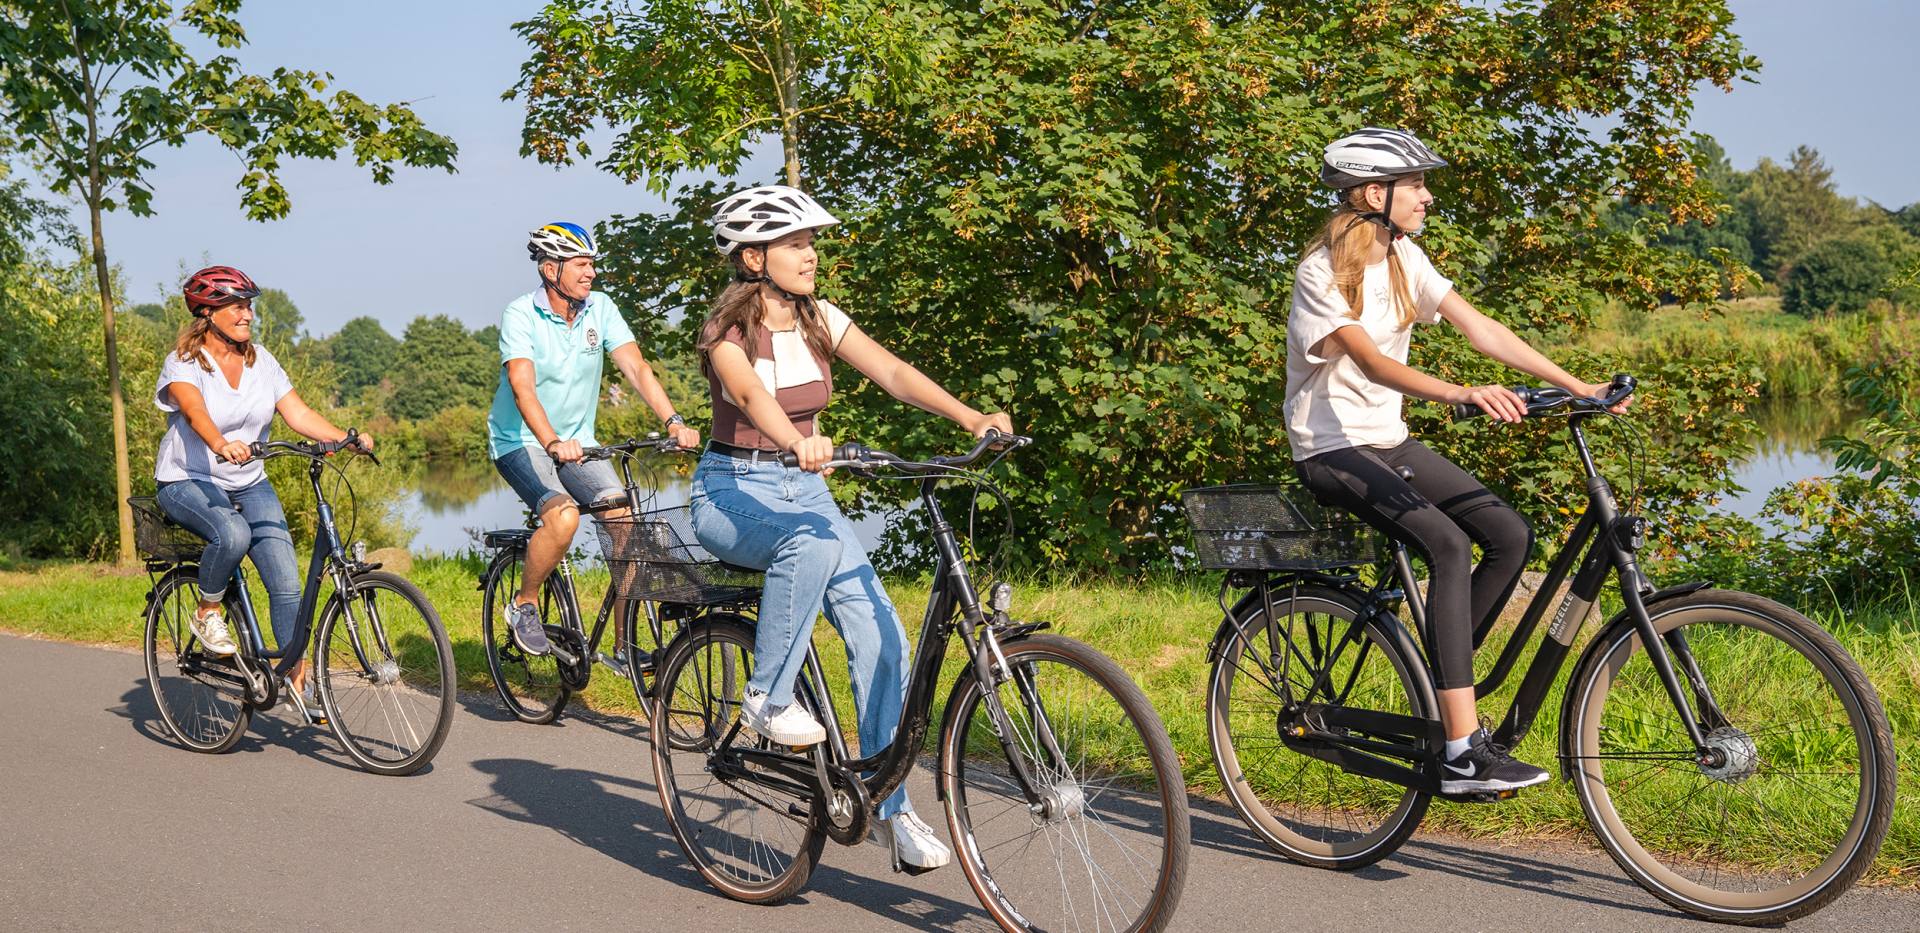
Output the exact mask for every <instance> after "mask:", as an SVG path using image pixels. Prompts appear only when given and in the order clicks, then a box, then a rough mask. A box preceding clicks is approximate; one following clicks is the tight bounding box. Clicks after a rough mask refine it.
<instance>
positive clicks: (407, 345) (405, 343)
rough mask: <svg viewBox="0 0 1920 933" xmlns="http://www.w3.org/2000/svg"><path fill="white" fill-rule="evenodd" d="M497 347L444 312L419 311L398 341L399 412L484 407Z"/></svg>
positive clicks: (417, 414) (415, 414) (424, 414)
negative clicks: (427, 314) (486, 343)
mask: <svg viewBox="0 0 1920 933" xmlns="http://www.w3.org/2000/svg"><path fill="white" fill-rule="evenodd" d="M498 358H499V354H498V352H497V351H496V350H495V349H494V348H493V347H486V346H481V345H480V343H479V342H477V341H475V340H474V339H473V335H471V334H469V333H467V328H466V326H465V325H463V324H461V323H460V322H459V321H456V320H454V319H453V318H450V317H447V316H446V315H444V314H436V315H434V316H432V317H417V318H414V319H413V323H411V324H408V325H407V333H406V336H405V337H403V338H402V339H401V341H400V353H399V360H398V363H397V365H396V367H395V370H396V371H395V373H394V379H393V401H392V406H393V410H392V412H391V414H392V415H393V416H394V417H396V418H430V417H432V416H434V415H436V414H439V413H440V412H441V411H442V410H443V409H447V408H452V407H454V406H456V405H472V406H474V407H477V408H478V407H484V406H486V405H487V403H488V401H489V400H490V399H491V398H492V396H493V389H494V384H495V378H496V375H497V373H498V370H499V366H498V365H497V360H498Z"/></svg>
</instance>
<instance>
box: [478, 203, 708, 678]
mask: <svg viewBox="0 0 1920 933" xmlns="http://www.w3.org/2000/svg"><path fill="white" fill-rule="evenodd" d="M527 252H528V253H530V254H531V255H532V257H533V261H534V262H535V263H537V264H538V267H539V270H540V287H539V288H536V289H534V290H533V291H532V292H530V293H528V294H525V295H522V296H520V297H519V298H516V299H514V300H513V303H511V304H509V305H507V310H506V313H505V314H504V315H503V316H502V317H501V319H500V364H501V368H500V386H499V388H497V389H495V390H494V393H493V410H492V412H491V413H490V414H488V416H487V432H488V434H489V435H490V444H489V449H490V453H491V455H492V457H493V465H494V468H495V469H498V470H499V471H500V475H501V476H504V477H506V480H507V483H508V484H509V485H511V486H513V490H514V492H517V493H519V494H520V498H521V499H523V500H525V501H526V503H527V507H528V508H530V509H532V510H533V512H534V514H535V515H538V516H540V527H539V529H538V530H536V531H535V532H534V533H533V539H532V540H531V541H529V542H528V543H527V564H526V570H525V575H524V577H523V578H522V579H521V581H520V592H519V593H518V594H516V595H515V596H514V598H513V600H512V605H511V607H510V608H509V609H508V610H507V616H508V618H507V629H508V631H510V632H511V633H512V637H513V641H514V644H515V645H517V646H518V647H519V648H520V650H521V651H523V652H525V653H527V654H530V655H543V654H547V653H549V652H551V651H552V650H553V646H552V645H551V644H549V643H548V641H547V633H546V630H545V629H543V628H542V627H541V625H540V612H539V609H538V608H537V607H536V605H535V602H536V600H537V599H538V598H539V595H540V584H541V583H543V582H545V581H546V579H547V575H548V574H550V573H552V572H553V568H554V567H556V566H558V565H559V563H560V557H561V556H562V555H563V554H565V553H566V551H567V546H568V545H569V544H571V543H573V533H574V531H575V530H577V529H578V528H579V527H580V509H581V507H582V506H585V505H590V504H592V503H595V502H602V501H605V500H607V499H610V498H612V497H615V496H618V495H620V494H621V493H622V492H623V488H622V486H621V484H620V478H619V477H618V476H617V475H615V473H614V470H613V466H612V464H609V463H607V462H606V461H604V460H596V461H592V462H584V461H582V460H581V459H580V457H581V448H583V447H592V446H595V445H597V444H598V443H599V442H598V441H596V440H595V439H594V436H593V422H594V416H595V414H596V413H597V412H598V409H599V401H600V375H601V368H602V362H603V361H604V360H605V358H606V357H609V356H611V357H613V365H614V366H616V367H618V368H619V370H620V372H621V374H622V375H624V376H626V378H627V381H628V382H629V383H632V385H633V388H634V390H635V391H637V392H639V393H640V398H641V400H643V401H645V402H646V403H647V407H648V408H651V409H653V413H654V414H655V415H656V416H658V417H659V418H660V420H661V422H662V423H663V424H664V425H665V426H666V430H667V432H668V434H669V435H671V436H672V437H673V439H674V440H675V441H677V442H678V443H679V444H680V446H682V447H697V446H699V444H700V432H698V431H695V430H693V429H692V428H690V427H688V426H687V420H686V419H685V418H682V417H680V416H679V415H678V414H675V413H674V410H673V402H672V400H671V399H668V398H667V391H666V390H665V389H663V388H661V387H660V380H659V379H657V378H655V377H654V375H653V367H652V366H650V365H648V364H647V359H646V357H644V356H642V355H641V354H640V346H639V344H637V343H635V342H634V340H633V331H632V330H631V329H629V328H628V327H627V322H626V321H625V320H624V319H622V318H621V317H620V311H619V309H617V308H615V307H614V305H613V299H611V298H608V297H607V296H606V295H605V294H604V293H602V292H596V291H594V290H593V279H594V268H593V260H594V255H595V254H594V249H593V238H592V237H590V236H589V235H588V234H587V231H586V230H585V229H583V228H581V227H580V226H578V225H576V224H570V223H551V224H547V225H546V226H544V227H541V228H540V229H538V230H535V231H533V233H532V234H531V235H530V237H529V239H528V241H527Z"/></svg>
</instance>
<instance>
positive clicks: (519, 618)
mask: <svg viewBox="0 0 1920 933" xmlns="http://www.w3.org/2000/svg"><path fill="white" fill-rule="evenodd" d="M507 630H508V631H510V632H512V633H513V643H514V644H515V645H518V646H520V650H521V651H524V652H526V653H527V654H530V655H546V654H552V653H553V645H552V643H550V642H548V641H547V630H546V627H545V626H542V625H541V624H540V609H539V607H537V606H535V605H534V604H532V603H514V604H513V607H512V608H510V609H508V610H507Z"/></svg>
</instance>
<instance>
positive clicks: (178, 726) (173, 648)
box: [145, 569, 253, 754]
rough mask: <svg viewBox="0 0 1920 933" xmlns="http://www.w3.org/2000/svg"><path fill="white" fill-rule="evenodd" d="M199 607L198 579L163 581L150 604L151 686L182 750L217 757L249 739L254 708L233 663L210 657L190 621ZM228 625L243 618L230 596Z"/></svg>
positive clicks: (186, 575)
mask: <svg viewBox="0 0 1920 933" xmlns="http://www.w3.org/2000/svg"><path fill="white" fill-rule="evenodd" d="M199 606H200V586H199V581H198V577H197V576H196V575H195V574H194V573H192V572H191V570H190V569H180V570H175V571H173V572H172V573H169V574H167V575H166V576H165V577H163V578H161V580H160V584H159V585H158V586H156V587H154V591H153V596H152V597H151V599H150V601H149V602H148V603H147V626H146V637H145V647H146V652H145V653H146V659H147V685H148V686H149V687H150V688H151V689H152V691H153V703H154V706H155V707H156V708H157V709H158V710H159V712H160V721H161V722H163V723H165V724H166V727H167V731H168V732H170V733H172V734H173V737H174V738H175V739H178V740H179V741H180V744H181V745H184V746H186V747H187V748H190V749H192V750H194V751H196V752H206V753H208V754H218V753H220V752H224V751H227V750H228V749H231V748H233V746H234V745H235V744H236V743H238V742H239V741H240V737H241V736H243V735H246V733H247V723H249V722H251V721H252V720H253V707H251V706H248V705H247V690H246V682H245V680H244V679H243V678H242V676H241V674H240V671H239V669H238V668H236V667H235V666H234V662H233V660H232V659H230V658H221V657H218V656H216V655H212V654H208V653H207V652H206V650H205V648H203V647H202V646H201V644H200V641H199V639H196V638H194V637H193V630H192V629H191V628H189V627H188V625H187V620H189V619H191V618H192V617H193V613H194V610H196V609H198V608H199ZM225 612H226V614H227V618H228V619H238V618H240V612H241V607H240V602H239V597H238V596H237V595H236V594H235V593H234V592H233V589H232V588H230V589H229V590H228V595H227V599H226V606H225Z"/></svg>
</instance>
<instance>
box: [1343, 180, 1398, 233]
mask: <svg viewBox="0 0 1920 933" xmlns="http://www.w3.org/2000/svg"><path fill="white" fill-rule="evenodd" d="M1396 181H1399V179H1397V178H1389V179H1387V180H1386V181H1385V182H1382V186H1383V187H1385V188H1386V189H1387V201H1386V203H1385V204H1382V205H1381V206H1380V209H1379V210H1377V211H1355V212H1354V214H1355V216H1357V217H1359V218H1360V219H1361V220H1368V221H1372V222H1373V223H1377V224H1379V225H1380V226H1382V227H1385V228H1387V235H1388V236H1389V237H1390V238H1392V239H1395V240H1398V239H1400V238H1401V237H1404V236H1406V235H1407V231H1405V230H1402V229H1400V225H1399V224H1396V223H1394V222H1393V189H1394V182H1396Z"/></svg>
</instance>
